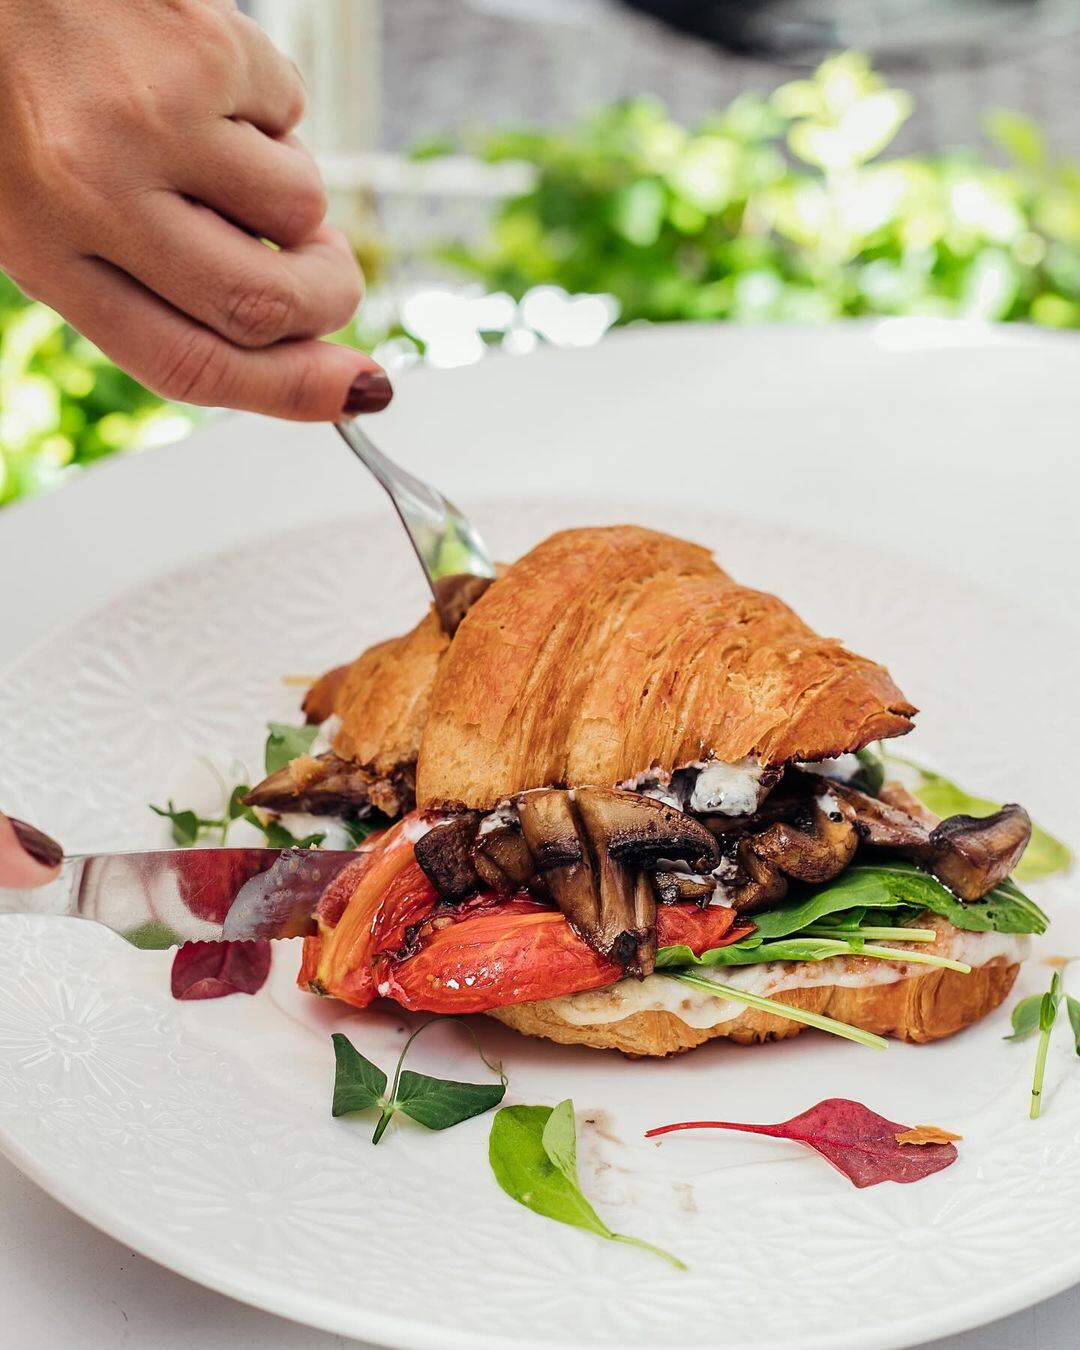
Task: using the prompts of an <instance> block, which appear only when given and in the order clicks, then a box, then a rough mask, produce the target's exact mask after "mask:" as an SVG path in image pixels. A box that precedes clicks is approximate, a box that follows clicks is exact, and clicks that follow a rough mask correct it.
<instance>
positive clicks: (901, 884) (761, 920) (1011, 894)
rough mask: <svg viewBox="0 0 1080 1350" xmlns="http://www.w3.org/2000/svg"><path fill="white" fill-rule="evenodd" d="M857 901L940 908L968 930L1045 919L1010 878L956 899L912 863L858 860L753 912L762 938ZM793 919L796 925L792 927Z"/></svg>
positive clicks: (1022, 928) (1031, 927)
mask: <svg viewBox="0 0 1080 1350" xmlns="http://www.w3.org/2000/svg"><path fill="white" fill-rule="evenodd" d="M857 905H862V906H865V907H866V908H867V909H879V910H884V909H894V908H918V909H920V910H929V911H930V912H931V913H932V914H939V915H941V917H942V918H944V919H948V921H949V922H950V923H951V924H952V925H953V926H954V927H955V928H963V929H965V930H967V931H968V932H972V933H988V932H998V933H1043V932H1045V931H1046V925H1047V923H1048V922H1049V921H1048V919H1047V917H1046V915H1045V914H1044V913H1043V912H1042V910H1041V909H1040V908H1039V906H1038V905H1037V904H1036V903H1035V902H1034V900H1031V899H1029V898H1028V896H1026V895H1025V894H1024V893H1023V891H1022V890H1020V888H1019V887H1018V886H1017V885H1016V884H1015V883H1014V882H1012V881H1003V882H1002V883H1001V884H1000V885H999V886H995V887H994V889H993V890H992V891H991V892H990V894H989V895H988V896H986V897H985V899H983V900H971V901H965V900H958V899H957V898H956V896H955V895H953V893H952V892H951V891H950V890H948V889H947V887H945V886H943V885H942V884H941V882H940V881H938V880H937V879H936V878H935V877H932V876H929V875H928V874H927V873H926V872H921V871H920V870H919V869H918V868H917V867H916V866H915V865H914V864H913V863H906V862H899V861H896V862H893V861H890V862H888V863H875V864H869V863H858V864H856V865H855V866H854V867H849V868H848V869H847V871H846V872H842V873H841V874H840V876H838V877H837V878H836V880H835V881H830V882H827V883H826V884H825V885H824V886H822V887H821V888H820V889H819V890H817V891H815V892H814V893H813V895H812V896H810V897H809V899H807V900H804V901H799V902H796V903H795V904H794V905H781V906H779V907H778V908H777V909H774V910H767V911H766V912H765V913H764V914H760V915H758V916H756V920H755V921H756V923H757V925H758V928H757V933H756V934H755V935H754V936H760V937H761V938H762V939H765V938H768V937H781V936H785V935H786V934H787V933H791V932H797V931H798V930H799V929H800V928H806V927H808V926H809V924H811V923H815V922H817V920H818V919H819V918H820V917H821V916H823V915H825V914H832V913H836V912H837V911H840V910H845V909H850V908H854V907H855V906H857ZM792 924H797V926H795V927H792V926H791V925H792Z"/></svg>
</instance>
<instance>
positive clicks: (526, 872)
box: [472, 824, 536, 895]
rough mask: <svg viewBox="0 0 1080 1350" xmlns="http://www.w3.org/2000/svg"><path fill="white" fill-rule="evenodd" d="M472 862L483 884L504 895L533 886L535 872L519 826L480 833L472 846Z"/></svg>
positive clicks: (500, 826)
mask: <svg viewBox="0 0 1080 1350" xmlns="http://www.w3.org/2000/svg"><path fill="white" fill-rule="evenodd" d="M472 859H473V865H474V866H475V868H476V870H477V871H478V872H479V873H480V876H481V877H482V878H483V880H484V881H485V883H486V884H487V885H488V886H490V887H491V888H492V889H493V890H496V891H499V892H501V893H502V894H504V895H507V894H509V893H510V892H512V891H520V890H522V889H523V888H524V887H526V886H529V885H530V884H535V881H536V868H535V866H534V865H533V860H532V854H531V853H530V852H529V846H528V844H526V842H525V836H524V835H523V834H522V832H521V827H520V826H519V825H512V824H500V825H496V826H495V828H494V829H490V830H483V829H482V830H481V831H480V833H479V834H478V835H477V836H476V843H475V844H473V851H472Z"/></svg>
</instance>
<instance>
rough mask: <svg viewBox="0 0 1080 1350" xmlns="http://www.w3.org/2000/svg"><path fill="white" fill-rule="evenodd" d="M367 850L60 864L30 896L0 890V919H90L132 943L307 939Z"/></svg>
mask: <svg viewBox="0 0 1080 1350" xmlns="http://www.w3.org/2000/svg"><path fill="white" fill-rule="evenodd" d="M363 856H364V855H363V853H357V852H348V851H345V852H337V851H335V850H331V849H300V848H292V849H276V848H187V849H152V850H146V851H143V852H137V853H96V854H83V855H76V856H72V857H69V858H66V859H65V860H64V862H63V863H62V864H61V867H60V874H59V876H58V877H57V878H56V879H55V880H54V881H52V882H50V883H49V884H48V885H47V886H39V887H37V888H36V889H34V890H10V889H4V888H2V887H0V915H4V914H47V915H59V916H67V917H71V918H79V919H91V920H93V921H95V922H96V923H100V924H104V925H105V927H106V928H111V929H112V930H113V931H114V932H116V933H119V934H120V936H121V937H123V938H126V939H127V941H128V942H130V943H131V944H132V945H133V946H135V947H141V948H143V949H145V950H159V949H161V948H163V947H179V946H181V945H182V944H183V943H185V942H239V941H245V940H249V939H252V938H290V937H303V936H304V935H306V934H309V933H314V932H315V931H316V925H315V919H314V914H315V908H316V906H317V905H318V903H319V900H320V899H321V898H322V896H323V894H324V892H325V891H326V889H327V887H328V886H329V885H330V883H331V882H332V881H333V880H334V878H335V877H336V876H337V875H338V873H339V872H341V871H342V869H343V868H345V867H347V866H348V865H349V863H351V862H356V861H357V860H358V859H360V858H362V857H363Z"/></svg>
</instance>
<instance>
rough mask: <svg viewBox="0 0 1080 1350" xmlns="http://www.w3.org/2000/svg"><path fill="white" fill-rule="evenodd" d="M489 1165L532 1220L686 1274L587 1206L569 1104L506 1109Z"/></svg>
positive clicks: (495, 1126)
mask: <svg viewBox="0 0 1080 1350" xmlns="http://www.w3.org/2000/svg"><path fill="white" fill-rule="evenodd" d="M488 1160H489V1162H490V1163H491V1170H492V1172H493V1173H494V1176H495V1180H496V1181H497V1182H498V1183H499V1185H500V1186H501V1187H502V1189H503V1190H504V1191H505V1192H506V1194H507V1195H508V1196H510V1198H511V1199H512V1200H516V1201H517V1202H518V1204H519V1205H524V1206H525V1207H526V1208H527V1209H531V1210H532V1211H533V1213H534V1214H541V1215H543V1217H544V1218H546V1219H555V1220H556V1222H558V1223H565V1224H569V1225H570V1226H571V1227H573V1228H583V1229H585V1231H586V1232H589V1233H595V1234H596V1235H597V1237H602V1238H607V1239H608V1241H610V1242H625V1243H628V1244H629V1245H630V1246H632V1247H642V1248H643V1249H644V1250H645V1251H649V1252H653V1253H655V1255H657V1256H660V1257H662V1258H663V1259H664V1260H665V1261H667V1262H669V1263H670V1264H671V1265H673V1266H675V1267H676V1268H677V1269H679V1270H685V1269H686V1267H685V1266H684V1265H683V1263H682V1262H681V1261H680V1260H679V1259H678V1257H676V1256H672V1254H671V1253H670V1252H666V1251H664V1250H663V1249H662V1248H660V1247H654V1246H653V1245H652V1243H651V1242H645V1241H643V1240H642V1239H641V1238H635V1237H627V1236H626V1235H625V1234H623V1233H616V1232H614V1231H613V1230H612V1229H610V1228H609V1227H608V1226H607V1224H606V1223H604V1221H603V1219H601V1218H600V1216H599V1214H597V1212H596V1210H595V1209H593V1207H592V1205H590V1204H589V1201H588V1200H587V1199H586V1197H585V1193H584V1192H583V1191H582V1189H581V1183H580V1181H579V1180H578V1172H577V1131H576V1128H575V1123H574V1104H573V1102H571V1101H569V1100H567V1101H564V1102H560V1103H559V1105H558V1106H556V1107H554V1108H552V1107H550V1106H504V1107H503V1108H502V1110H501V1111H499V1112H498V1113H497V1115H496V1116H495V1119H494V1120H493V1121H492V1123H491V1136H490V1138H489V1140H488Z"/></svg>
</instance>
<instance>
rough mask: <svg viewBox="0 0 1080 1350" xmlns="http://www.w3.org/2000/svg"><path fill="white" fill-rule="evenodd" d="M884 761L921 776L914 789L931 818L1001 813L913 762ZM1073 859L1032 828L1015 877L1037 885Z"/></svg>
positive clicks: (1064, 848) (1051, 838)
mask: <svg viewBox="0 0 1080 1350" xmlns="http://www.w3.org/2000/svg"><path fill="white" fill-rule="evenodd" d="M886 758H887V759H891V760H894V761H895V762H896V763H897V764H903V765H905V766H906V767H907V768H909V769H914V770H915V772H916V773H918V774H919V775H920V781H919V784H918V786H917V787H915V788H913V789H912V791H913V792H914V794H915V796H916V797H918V799H919V801H921V802H922V804H923V805H924V806H925V807H927V808H928V809H929V810H931V811H933V813H934V815H936V816H941V817H943V818H944V817H946V816H974V817H975V818H976V819H981V818H982V817H983V816H992V815H993V814H994V812H995V811H1000V810H1001V805H1002V804H1001V802H995V801H991V800H990V798H989V797H976V796H974V795H973V794H972V793H970V792H967V791H966V790H965V789H964V788H962V787H960V785H959V784H958V783H954V782H952V780H951V779H948V778H946V777H944V776H943V775H942V774H940V773H935V772H934V771H933V770H932V769H926V768H924V767H923V766H922V765H921V764H917V763H916V762H915V761H914V760H911V759H906V758H904V757H902V756H900V755H893V754H889V755H887V756H886ZM1072 862H1073V855H1072V852H1071V851H1070V849H1069V848H1068V846H1067V845H1066V844H1063V843H1062V842H1061V840H1060V839H1056V838H1055V837H1054V836H1053V835H1052V834H1051V833H1050V832H1049V830H1044V829H1043V828H1042V826H1041V825H1035V824H1034V823H1033V824H1032V827H1031V841H1030V843H1029V844H1028V846H1027V848H1026V849H1025V850H1024V856H1023V857H1022V858H1021V859H1020V862H1019V863H1018V864H1017V867H1016V871H1015V873H1014V875H1015V876H1017V877H1019V878H1020V880H1021V881H1037V880H1039V879H1040V878H1041V877H1052V876H1056V875H1058V874H1059V873H1060V872H1066V871H1068V869H1069V868H1070V867H1071V866H1072Z"/></svg>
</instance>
